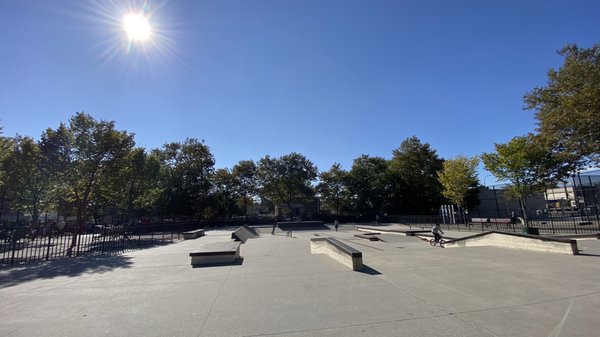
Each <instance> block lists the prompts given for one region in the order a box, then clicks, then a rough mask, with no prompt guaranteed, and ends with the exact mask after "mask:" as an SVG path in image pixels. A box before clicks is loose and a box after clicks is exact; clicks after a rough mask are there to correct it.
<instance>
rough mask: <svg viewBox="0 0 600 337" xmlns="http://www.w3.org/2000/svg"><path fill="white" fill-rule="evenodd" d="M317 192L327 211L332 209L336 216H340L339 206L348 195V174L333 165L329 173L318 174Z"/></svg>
mask: <svg viewBox="0 0 600 337" xmlns="http://www.w3.org/2000/svg"><path fill="white" fill-rule="evenodd" d="M319 180H320V182H319V184H318V185H317V191H319V193H320V194H321V198H322V199H323V203H324V205H325V206H326V207H328V208H329V209H333V211H334V212H335V214H336V215H340V206H341V205H342V203H343V201H344V199H345V198H347V195H348V187H347V181H348V172H346V171H344V170H343V169H342V166H341V165H340V164H338V163H335V164H333V165H332V166H331V168H330V169H329V171H325V172H321V173H320V174H319Z"/></svg>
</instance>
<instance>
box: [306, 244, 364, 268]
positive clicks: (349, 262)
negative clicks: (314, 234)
mask: <svg viewBox="0 0 600 337" xmlns="http://www.w3.org/2000/svg"><path fill="white" fill-rule="evenodd" d="M310 252H311V254H326V255H328V256H329V257H331V258H333V259H334V260H336V261H338V262H340V263H341V264H343V265H345V266H346V267H348V268H350V269H352V270H355V271H357V270H361V269H362V267H363V263H362V253H361V252H360V251H358V250H356V249H354V248H352V247H350V246H348V245H347V244H345V243H343V242H341V241H339V240H337V239H334V238H312V239H310Z"/></svg>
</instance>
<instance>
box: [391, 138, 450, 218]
mask: <svg viewBox="0 0 600 337" xmlns="http://www.w3.org/2000/svg"><path fill="white" fill-rule="evenodd" d="M443 162H444V161H443V160H442V159H440V158H439V157H438V155H437V152H436V151H435V150H434V149H432V148H431V146H430V145H429V144H428V143H421V141H420V140H419V138H417V137H416V136H413V137H411V138H407V139H406V140H404V141H403V142H402V143H401V144H400V147H398V148H397V149H395V150H394V151H393V157H392V159H391V160H390V179H391V182H392V194H391V205H390V210H391V211H392V212H397V213H405V214H410V213H417V214H431V213H432V212H435V211H437V209H438V208H439V206H440V205H441V203H442V200H443V196H442V185H441V184H440V181H439V180H438V175H437V173H438V172H439V171H441V170H442V168H443V166H442V164H443Z"/></svg>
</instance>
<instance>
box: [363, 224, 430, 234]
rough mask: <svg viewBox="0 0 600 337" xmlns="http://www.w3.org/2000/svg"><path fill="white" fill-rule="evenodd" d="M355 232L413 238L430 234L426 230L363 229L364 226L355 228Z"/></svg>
mask: <svg viewBox="0 0 600 337" xmlns="http://www.w3.org/2000/svg"><path fill="white" fill-rule="evenodd" d="M354 228H356V230H357V231H359V232H369V233H382V232H383V233H386V234H398V235H406V236H415V234H420V233H430V232H431V231H430V230H426V229H386V228H381V227H379V226H378V227H376V228H375V227H364V226H355V227H354Z"/></svg>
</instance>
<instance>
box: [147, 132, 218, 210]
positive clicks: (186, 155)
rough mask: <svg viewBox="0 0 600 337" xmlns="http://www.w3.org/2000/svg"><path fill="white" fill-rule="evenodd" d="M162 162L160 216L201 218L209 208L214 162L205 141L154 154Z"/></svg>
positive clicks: (166, 147)
mask: <svg viewBox="0 0 600 337" xmlns="http://www.w3.org/2000/svg"><path fill="white" fill-rule="evenodd" d="M153 155H155V156H157V158H159V159H160V162H161V188H162V190H163V193H162V194H161V196H160V199H159V203H160V206H161V212H162V213H163V214H165V215H166V214H168V215H170V216H180V215H183V216H190V217H201V216H202V214H203V213H204V210H205V207H206V201H207V198H208V196H209V193H210V190H211V187H212V182H211V177H212V174H213V172H214V165H215V159H214V157H213V155H212V153H211V152H210V148H209V147H208V146H207V145H205V144H204V141H198V140H197V139H195V138H187V139H186V140H185V141H184V142H183V143H180V142H173V143H168V144H165V145H164V146H163V148H162V149H160V150H154V151H153Z"/></svg>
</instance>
